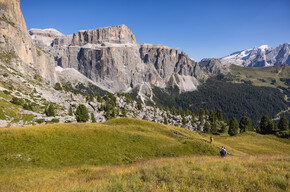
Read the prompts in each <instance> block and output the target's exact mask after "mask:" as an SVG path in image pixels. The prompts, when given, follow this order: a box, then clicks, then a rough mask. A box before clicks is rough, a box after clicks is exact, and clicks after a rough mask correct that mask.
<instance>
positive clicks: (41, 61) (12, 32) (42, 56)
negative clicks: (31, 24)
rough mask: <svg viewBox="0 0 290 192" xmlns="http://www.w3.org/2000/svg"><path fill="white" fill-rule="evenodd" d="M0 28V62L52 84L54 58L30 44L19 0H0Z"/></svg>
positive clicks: (54, 75)
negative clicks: (38, 76) (36, 75)
mask: <svg viewBox="0 0 290 192" xmlns="http://www.w3.org/2000/svg"><path fill="white" fill-rule="evenodd" d="M0 28H1V31H0V42H1V43H0V54H1V62H3V63H5V64H7V65H10V66H11V67H13V68H14V69H16V70H18V71H19V72H21V73H24V74H27V75H31V76H33V75H35V74H38V75H40V76H42V77H43V78H44V79H45V80H47V81H49V82H50V83H51V84H54V83H55V81H56V73H55V69H54V68H55V62H54V58H53V56H52V55H50V54H47V53H46V52H44V51H43V50H42V49H41V48H39V47H36V46H35V45H34V43H33V42H32V40H31V38H30V36H29V34H28V32H27V31H26V25H25V21H24V18H23V15H22V13H21V10H20V2H19V0H0Z"/></svg>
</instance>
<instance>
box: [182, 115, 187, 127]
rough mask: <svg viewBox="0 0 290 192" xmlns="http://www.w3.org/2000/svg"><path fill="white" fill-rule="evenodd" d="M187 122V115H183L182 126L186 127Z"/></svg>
mask: <svg viewBox="0 0 290 192" xmlns="http://www.w3.org/2000/svg"><path fill="white" fill-rule="evenodd" d="M185 124H186V119H185V116H183V117H182V126H183V127H185Z"/></svg>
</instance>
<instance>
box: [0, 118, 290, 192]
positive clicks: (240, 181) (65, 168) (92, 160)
mask: <svg viewBox="0 0 290 192" xmlns="http://www.w3.org/2000/svg"><path fill="white" fill-rule="evenodd" d="M208 140H209V135H207V134H201V135H199V134H197V133H194V132H192V131H189V130H186V129H183V128H178V127H173V126H166V125H163V124H157V123H153V122H148V121H142V120H135V119H127V118H125V119H113V120H110V121H107V122H105V123H99V124H50V125H42V126H33V127H22V128H4V129H0V191H287V190H289V184H290V178H289V176H290V175H289V173H290V155H289V154H290V150H289V149H290V147H289V146H290V141H289V140H287V139H281V138H277V137H275V136H270V135H266V136H264V135H259V134H256V133H244V134H241V135H239V136H234V137H229V136H227V135H221V136H214V142H213V144H212V145H210V144H209V142H208ZM221 145H224V146H226V147H227V150H228V152H229V155H228V156H227V157H226V158H221V157H219V148H220V146H221Z"/></svg>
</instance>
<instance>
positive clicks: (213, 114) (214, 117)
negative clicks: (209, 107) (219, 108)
mask: <svg viewBox="0 0 290 192" xmlns="http://www.w3.org/2000/svg"><path fill="white" fill-rule="evenodd" d="M209 120H210V122H212V123H213V122H215V121H216V116H215V112H214V111H211V112H210V114H209Z"/></svg>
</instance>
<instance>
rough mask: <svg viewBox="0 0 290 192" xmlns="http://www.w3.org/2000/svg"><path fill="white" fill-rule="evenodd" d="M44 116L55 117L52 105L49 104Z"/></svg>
mask: <svg viewBox="0 0 290 192" xmlns="http://www.w3.org/2000/svg"><path fill="white" fill-rule="evenodd" d="M45 114H46V116H48V117H54V116H55V109H54V106H53V104H50V105H49V106H48V108H47V109H46V110H45Z"/></svg>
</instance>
